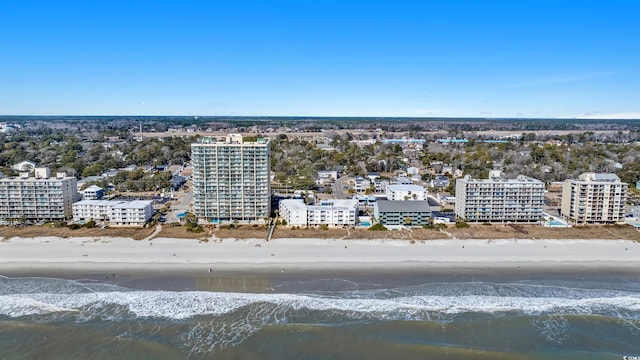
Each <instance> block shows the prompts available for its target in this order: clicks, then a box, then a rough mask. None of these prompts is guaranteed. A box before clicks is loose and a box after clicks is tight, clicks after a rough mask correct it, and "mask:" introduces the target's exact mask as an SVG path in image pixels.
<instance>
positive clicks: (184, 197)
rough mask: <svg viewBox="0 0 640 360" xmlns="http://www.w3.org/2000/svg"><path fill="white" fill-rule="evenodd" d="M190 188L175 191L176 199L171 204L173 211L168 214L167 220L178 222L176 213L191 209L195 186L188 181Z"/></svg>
mask: <svg viewBox="0 0 640 360" xmlns="http://www.w3.org/2000/svg"><path fill="white" fill-rule="evenodd" d="M187 186H188V187H189V189H188V190H186V191H184V190H181V191H179V192H176V193H175V196H176V200H174V201H173V203H172V204H171V211H169V213H168V214H167V222H168V223H172V222H178V217H177V216H176V215H178V214H180V213H183V212H186V211H189V210H191V202H192V201H193V186H192V183H191V182H190V181H188V182H187Z"/></svg>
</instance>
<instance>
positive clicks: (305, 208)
mask: <svg viewBox="0 0 640 360" xmlns="http://www.w3.org/2000/svg"><path fill="white" fill-rule="evenodd" d="M279 209H280V210H279V212H280V217H281V218H283V219H284V220H285V221H286V222H287V225H291V226H316V225H327V226H332V227H336V226H346V225H355V224H356V218H357V213H358V201H357V200H333V199H330V200H322V201H321V202H320V203H316V204H315V205H307V204H305V203H304V201H302V200H295V199H286V200H282V201H280V208H279Z"/></svg>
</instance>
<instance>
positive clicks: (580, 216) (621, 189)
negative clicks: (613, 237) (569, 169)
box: [561, 173, 628, 225]
mask: <svg viewBox="0 0 640 360" xmlns="http://www.w3.org/2000/svg"><path fill="white" fill-rule="evenodd" d="M627 187H628V184H627V183H623V182H621V181H620V178H619V177H618V176H617V175H615V174H609V173H583V174H581V175H580V176H578V180H570V179H569V180H565V182H564V184H563V186H562V205H561V214H562V216H564V217H565V218H568V219H571V220H572V221H573V222H575V223H576V224H582V225H588V224H613V223H617V222H622V221H624V217H625V203H626V201H627Z"/></svg>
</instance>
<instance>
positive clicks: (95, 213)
mask: <svg viewBox="0 0 640 360" xmlns="http://www.w3.org/2000/svg"><path fill="white" fill-rule="evenodd" d="M152 215H153V201H151V200H136V201H119V200H81V201H78V202H76V203H75V204H73V221H90V220H95V221H105V222H109V223H111V224H114V225H129V226H143V225H144V224H146V223H147V222H148V221H149V219H151V216H152Z"/></svg>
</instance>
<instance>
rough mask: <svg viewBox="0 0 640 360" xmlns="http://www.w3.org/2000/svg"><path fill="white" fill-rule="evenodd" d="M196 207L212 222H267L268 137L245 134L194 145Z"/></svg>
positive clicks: (269, 187) (200, 215)
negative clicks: (245, 137)
mask: <svg viewBox="0 0 640 360" xmlns="http://www.w3.org/2000/svg"><path fill="white" fill-rule="evenodd" d="M191 163H192V165H193V210H194V212H195V215H196V216H197V217H198V218H200V219H205V220H206V221H209V222H214V223H217V222H228V221H235V220H237V221H240V222H252V221H260V222H261V221H265V220H266V219H267V218H268V217H269V216H270V207H271V206H270V205H271V183H270V160H269V140H268V139H263V138H257V139H256V140H255V141H245V139H243V137H242V135H239V134H229V135H227V136H226V138H224V139H214V138H209V137H207V138H202V139H200V141H199V142H198V143H195V144H191Z"/></svg>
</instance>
